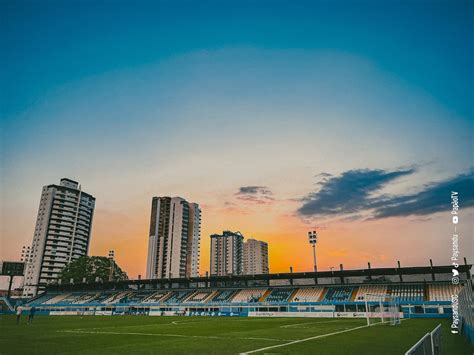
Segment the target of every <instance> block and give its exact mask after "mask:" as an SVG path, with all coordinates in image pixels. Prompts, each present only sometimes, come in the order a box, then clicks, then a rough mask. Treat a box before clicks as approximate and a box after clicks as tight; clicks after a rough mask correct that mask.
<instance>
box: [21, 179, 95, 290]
mask: <svg viewBox="0 0 474 355" xmlns="http://www.w3.org/2000/svg"><path fill="white" fill-rule="evenodd" d="M94 205H95V198H94V197H93V196H92V195H89V194H87V193H85V192H83V191H82V190H81V187H80V185H79V183H77V182H76V181H73V180H70V179H61V182H60V184H59V185H47V186H44V187H43V190H42V193H41V199H40V204H39V210H38V217H37V219H36V226H35V231H34V235H33V242H32V245H31V248H30V250H29V252H28V256H27V257H26V258H25V259H27V260H26V261H27V263H26V269H25V278H24V288H23V296H24V297H31V296H35V295H36V294H37V293H38V291H39V290H42V289H43V288H44V285H46V284H48V283H52V282H56V281H57V280H58V278H59V273H60V272H61V271H62V269H63V268H64V267H65V266H66V265H67V264H69V263H70V262H71V261H73V260H75V259H77V258H79V257H81V256H84V255H87V253H88V250H89V242H90V234H91V227H92V217H93V214H94Z"/></svg>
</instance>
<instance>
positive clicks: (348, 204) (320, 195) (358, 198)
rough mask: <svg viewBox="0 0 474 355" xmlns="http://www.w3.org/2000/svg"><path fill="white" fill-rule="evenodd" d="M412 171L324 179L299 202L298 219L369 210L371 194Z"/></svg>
mask: <svg viewBox="0 0 474 355" xmlns="http://www.w3.org/2000/svg"><path fill="white" fill-rule="evenodd" d="M414 171H415V170H414V169H406V170H398V171H385V170H369V169H358V170H349V171H346V172H344V173H342V175H340V176H325V179H324V180H323V181H321V182H319V183H318V184H319V185H320V186H321V188H320V189H319V191H317V192H313V193H310V194H309V195H308V196H306V197H305V198H304V199H303V205H302V206H301V207H300V208H299V209H298V213H299V214H300V215H302V216H306V217H308V216H332V215H340V214H350V213H357V212H359V211H363V210H365V209H368V208H370V206H371V204H372V203H373V202H374V201H373V198H372V197H371V194H372V193H374V192H376V191H378V190H380V189H381V188H383V187H385V186H386V185H387V184H388V183H390V182H392V181H393V180H395V179H397V178H399V177H401V176H406V175H410V174H412V173H414Z"/></svg>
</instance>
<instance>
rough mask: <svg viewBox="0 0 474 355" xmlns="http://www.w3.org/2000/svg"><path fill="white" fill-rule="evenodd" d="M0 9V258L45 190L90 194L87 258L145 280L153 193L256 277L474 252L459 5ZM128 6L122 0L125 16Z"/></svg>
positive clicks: (31, 5)
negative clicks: (68, 187)
mask: <svg viewBox="0 0 474 355" xmlns="http://www.w3.org/2000/svg"><path fill="white" fill-rule="evenodd" d="M140 5H141V6H139V7H134V6H133V5H131V4H127V3H119V4H114V5H111V4H110V3H108V2H105V1H104V2H95V3H89V2H73V3H70V4H67V3H66V2H62V1H50V2H47V3H44V4H40V3H36V2H33V1H22V2H15V1H5V2H3V3H2V4H1V5H0V8H1V11H2V13H3V14H4V21H2V24H1V25H0V26H1V33H2V44H3V48H4V53H5V55H3V56H2V57H1V58H0V63H1V65H2V68H3V73H4V75H2V79H1V83H2V84H1V87H2V89H3V90H1V91H2V93H1V95H2V96H1V101H2V106H1V108H0V114H1V120H0V131H1V139H0V141H1V142H0V147H1V166H0V168H1V178H0V181H1V183H0V187H1V196H2V197H1V201H2V203H1V211H0V213H1V223H0V224H1V226H0V232H1V236H0V242H1V248H0V259H2V260H19V258H20V254H21V248H22V246H23V245H26V246H29V245H31V240H32V236H33V232H34V226H35V222H36V215H37V212H38V203H39V198H40V194H41V188H42V187H43V186H45V185H49V184H58V183H59V180H60V179H61V178H70V179H73V180H76V181H77V182H78V183H79V184H80V185H81V186H82V189H83V190H84V191H85V192H87V193H89V194H91V195H92V196H94V197H95V198H96V208H95V212H94V219H93V227H92V233H91V240H90V247H89V255H99V256H100V255H104V256H105V255H107V253H108V251H109V250H114V251H115V255H116V261H117V263H118V265H119V266H120V267H121V268H122V269H123V270H124V271H126V272H127V274H128V276H129V277H130V278H137V276H138V275H139V274H141V275H142V278H143V276H144V275H145V269H146V255H147V243H148V237H149V236H148V232H147V231H148V228H149V223H150V210H151V199H152V197H153V196H179V197H182V198H184V199H185V200H187V201H188V202H194V203H197V204H199V206H200V208H201V210H202V229H201V250H202V252H201V261H200V262H201V267H200V273H201V274H205V272H206V271H209V244H210V238H209V236H210V235H211V234H214V233H220V232H222V231H223V230H231V231H240V232H241V233H242V234H243V235H244V236H245V238H246V239H250V238H254V239H257V240H263V241H266V242H267V243H268V245H269V266H270V272H271V273H273V272H288V271H289V268H290V266H292V267H293V271H294V272H300V271H309V270H311V269H312V267H313V265H312V262H313V261H312V250H311V247H310V245H309V244H308V241H307V232H308V231H310V230H314V229H316V230H318V233H319V240H318V247H317V248H318V249H317V252H318V270H329V268H330V267H338V265H339V264H344V268H345V269H351V268H365V267H366V265H367V262H371V264H372V267H373V268H377V267H390V266H394V267H395V266H396V262H397V260H400V262H401V265H402V266H422V265H423V266H424V265H427V264H428V263H429V260H430V259H433V263H434V264H435V265H444V264H450V263H451V262H450V257H451V251H452V241H451V235H452V224H451V196H450V193H451V191H457V192H458V193H459V207H460V218H459V235H460V258H461V259H462V258H463V257H466V258H467V261H468V262H470V263H472V261H473V259H474V245H473V238H472V235H473V223H472V221H473V220H474V188H473V186H474V184H473V183H474V164H473V160H472V138H473V112H474V110H473V104H472V83H473V82H474V81H473V75H474V74H473V71H472V63H473V57H472V55H473V51H472V49H473V44H472V41H471V40H470V39H471V36H472V27H471V25H472V13H473V10H474V8H473V6H474V5H473V3H472V2H471V3H469V2H462V1H454V2H451V3H448V2H445V3H444V2H433V3H416V2H411V3H403V4H399V3H385V4H380V3H377V2H376V1H364V2H362V3H360V4H359V3H358V4H352V3H347V4H344V6H342V5H341V3H337V2H336V3H334V4H331V3H325V2H321V3H319V2H318V3H312V2H306V1H297V2H285V1H281V2H280V1H276V2H272V3H261V4H251V2H245V1H244V2H241V3H231V4H230V5H229V7H226V6H225V5H223V4H221V3H219V2H213V1H205V2H202V3H200V4H193V3H188V2H176V3H168V2H151V1H143V2H141V3H140ZM132 9H133V11H132Z"/></svg>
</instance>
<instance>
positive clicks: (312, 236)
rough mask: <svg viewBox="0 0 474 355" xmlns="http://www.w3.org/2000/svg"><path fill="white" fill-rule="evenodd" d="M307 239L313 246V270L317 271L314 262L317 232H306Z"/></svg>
mask: <svg viewBox="0 0 474 355" xmlns="http://www.w3.org/2000/svg"><path fill="white" fill-rule="evenodd" d="M308 241H309V244H310V245H312V246H313V261H314V272H317V271H318V266H317V264H316V243H317V241H318V234H317V233H316V231H311V232H308Z"/></svg>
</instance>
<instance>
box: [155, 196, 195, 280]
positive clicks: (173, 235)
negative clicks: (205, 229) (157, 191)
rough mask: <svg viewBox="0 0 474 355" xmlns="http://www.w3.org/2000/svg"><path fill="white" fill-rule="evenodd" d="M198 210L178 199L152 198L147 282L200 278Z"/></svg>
mask: <svg viewBox="0 0 474 355" xmlns="http://www.w3.org/2000/svg"><path fill="white" fill-rule="evenodd" d="M200 241H201V210H200V209H199V205H198V204H196V203H189V202H187V201H186V200H184V199H182V198H180V197H172V198H171V197H153V199H152V203H151V218H150V233H149V237H148V260H147V270H146V277H147V278H148V279H161V278H182V277H196V276H199V253H200V248H199V245H200Z"/></svg>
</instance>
